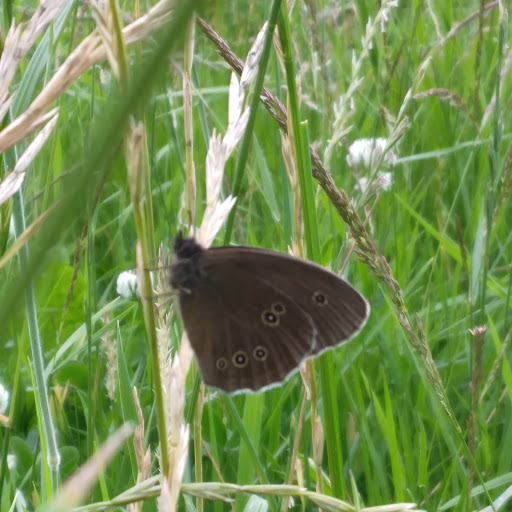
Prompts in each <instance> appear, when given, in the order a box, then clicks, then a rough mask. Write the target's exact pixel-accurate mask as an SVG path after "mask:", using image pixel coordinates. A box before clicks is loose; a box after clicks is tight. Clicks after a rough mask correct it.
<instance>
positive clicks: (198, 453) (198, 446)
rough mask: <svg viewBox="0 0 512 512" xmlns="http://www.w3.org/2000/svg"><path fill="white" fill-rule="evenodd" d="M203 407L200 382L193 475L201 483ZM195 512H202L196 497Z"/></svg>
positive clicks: (200, 503)
mask: <svg viewBox="0 0 512 512" xmlns="http://www.w3.org/2000/svg"><path fill="white" fill-rule="evenodd" d="M203 405H204V383H203V382H201V388H200V392H199V397H198V402H197V407H196V410H195V414H194V473H195V475H194V476H195V481H196V482H198V483H199V482H202V481H203V451H202V440H203V435H202V429H201V425H202V419H203ZM196 510H197V512H203V510H204V504H203V500H202V499H201V498H200V497H199V496H198V497H197V499H196Z"/></svg>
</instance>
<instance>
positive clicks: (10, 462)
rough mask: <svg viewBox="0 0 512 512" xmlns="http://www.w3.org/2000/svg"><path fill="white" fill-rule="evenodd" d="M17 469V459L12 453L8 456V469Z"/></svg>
mask: <svg viewBox="0 0 512 512" xmlns="http://www.w3.org/2000/svg"><path fill="white" fill-rule="evenodd" d="M15 467H16V457H15V456H14V455H13V454H12V453H8V454H7V468H8V469H14V468H15Z"/></svg>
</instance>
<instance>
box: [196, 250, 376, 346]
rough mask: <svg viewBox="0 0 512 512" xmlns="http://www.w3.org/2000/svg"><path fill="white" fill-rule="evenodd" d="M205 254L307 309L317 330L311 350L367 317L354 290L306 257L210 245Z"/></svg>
mask: <svg viewBox="0 0 512 512" xmlns="http://www.w3.org/2000/svg"><path fill="white" fill-rule="evenodd" d="M205 256H206V261H207V262H208V263H210V262H211V264H212V266H213V267H216V266H217V265H219V264H221V265H224V264H226V262H227V261H229V262H230V264H231V265H236V266H237V267H239V268H240V270H242V271H243V272H245V273H246V274H250V275H251V276H253V277H256V278H257V279H259V280H260V282H261V283H262V284H263V286H267V287H271V288H272V289H274V290H278V291H280V292H281V293H283V294H284V295H286V296H288V297H290V300H292V301H293V302H294V303H295V304H296V305H298V306H299V307H300V308H301V309H302V310H304V311H306V312H308V314H309V315H310V316H311V317H312V319H313V322H314V324H315V328H316V330H317V340H316V346H315V348H314V350H313V354H316V353H319V352H321V351H322V350H324V349H326V348H329V347H333V346H336V345H338V344H340V343H342V342H343V341H347V340H349V339H350V338H352V337H353V336H354V335H355V334H357V333H358V332H359V331H360V329H361V328H362V327H363V325H364V324H365V322H366V319H367V318H368V314H369V305H368V303H367V302H366V300H365V299H364V298H363V297H362V295H361V294H360V293H359V292H358V291H357V290H355V289H354V288H353V287H352V286H351V285H350V284H349V283H347V282H346V281H345V280H343V279H341V278H339V277H338V276H337V275H335V274H333V273H332V272H330V271H328V270H326V269H324V268H323V267H320V266H318V265H315V264H314V263H311V262H309V261H306V260H302V259H299V258H295V257H292V256H288V255H286V254H282V253H276V252H273V251H267V250H264V249H253V248H250V247H233V248H231V247H219V248H213V249H210V250H208V251H207V252H206V254H205Z"/></svg>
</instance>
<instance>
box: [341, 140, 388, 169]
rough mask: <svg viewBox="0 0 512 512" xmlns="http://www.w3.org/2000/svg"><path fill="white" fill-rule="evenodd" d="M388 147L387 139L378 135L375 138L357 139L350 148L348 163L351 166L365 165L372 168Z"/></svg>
mask: <svg viewBox="0 0 512 512" xmlns="http://www.w3.org/2000/svg"><path fill="white" fill-rule="evenodd" d="M385 148H386V139H385V138H383V137H377V138H373V139H357V140H355V141H354V142H352V144H351V145H350V147H349V148H348V155H347V163H348V165H350V166H351V167H357V166H359V165H363V166H364V167H366V168H370V167H371V164H372V162H373V161H375V160H376V159H377V158H378V157H379V156H380V155H381V154H382V152H383V151H384V149H385Z"/></svg>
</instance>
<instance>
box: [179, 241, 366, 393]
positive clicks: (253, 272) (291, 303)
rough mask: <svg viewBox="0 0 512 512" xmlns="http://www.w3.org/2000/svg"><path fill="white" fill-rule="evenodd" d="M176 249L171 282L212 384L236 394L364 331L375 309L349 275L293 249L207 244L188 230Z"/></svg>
mask: <svg viewBox="0 0 512 512" xmlns="http://www.w3.org/2000/svg"><path fill="white" fill-rule="evenodd" d="M174 253H175V258H174V260H173V262H172V263H171V267H170V271H169V282H170V284H171V286H172V287H173V288H175V289H176V290H177V291H178V297H179V306H180V311H181V316H182V318H183V323H184V326H185V330H186V331H187V334H188V338H189V340H190V344H191V345H192V348H193V350H194V352H195V355H196V358H197V362H198V364H199V369H200V371H201V374H202V376H203V379H204V382H205V383H206V384H208V385H210V386H215V387H217V388H220V389H223V390H225V391H228V392H235V391H240V390H242V389H249V390H253V391H257V390H259V389H261V388H263V387H265V386H269V385H272V384H277V383H280V382H283V381H284V380H285V379H286V378H287V377H288V376H289V374H290V373H292V372H293V371H294V370H296V369H297V367H298V366H299V365H300V364H301V363H302V362H303V361H304V360H305V359H308V358H310V357H313V356H315V355H317V354H319V353H321V352H323V351H324V350H326V349H329V348H333V347H335V346H337V345H339V344H340V343H343V342H344V341H348V340H349V339H350V338H352V337H353V336H354V335H355V334H357V333H358V332H359V331H360V330H361V328H362V327H363V325H364V324H365V322H366V319H367V318H368V314H369V312H370V307H369V305H368V302H367V301H366V300H365V298H364V297H363V296H362V295H361V294H360V293H359V292H357V291H356V290H355V289H354V288H353V287H352V286H351V285H350V284H348V283H347V282H346V281H344V280H343V279H341V278H339V277H338V276H337V275H335V274H333V273H332V272H329V271H328V270H326V269H324V268H323V267H320V266H318V265H315V264H314V263H311V262H309V261H306V260H302V259H300V258H295V257H293V256H289V255H287V254H283V253H279V252H275V251H269V250H265V249H256V248H253V247H236V246H233V247H214V248H210V249H205V248H203V247H201V246H200V245H199V244H198V243H197V242H196V241H195V240H194V239H193V238H185V237H183V235H182V234H181V233H179V234H178V235H177V236H176V239H175V240H174Z"/></svg>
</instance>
